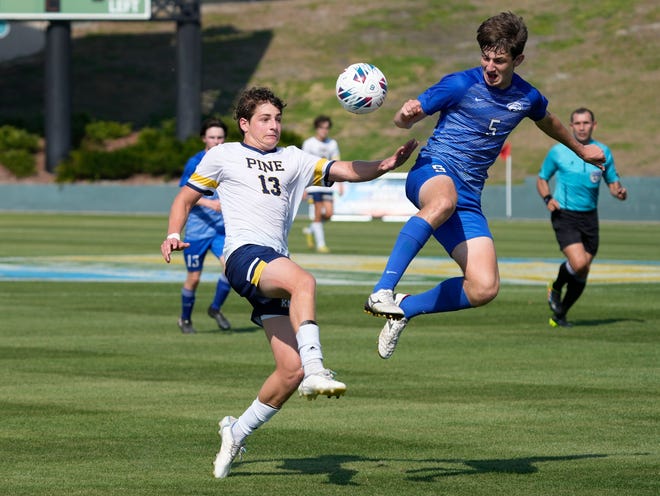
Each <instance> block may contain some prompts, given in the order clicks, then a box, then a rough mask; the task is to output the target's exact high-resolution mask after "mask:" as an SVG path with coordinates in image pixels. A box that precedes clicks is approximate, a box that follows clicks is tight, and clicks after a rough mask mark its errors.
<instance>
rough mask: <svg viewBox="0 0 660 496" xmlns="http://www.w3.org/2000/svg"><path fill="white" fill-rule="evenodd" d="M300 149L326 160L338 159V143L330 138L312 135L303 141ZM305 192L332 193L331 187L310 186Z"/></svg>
mask: <svg viewBox="0 0 660 496" xmlns="http://www.w3.org/2000/svg"><path fill="white" fill-rule="evenodd" d="M302 149H303V151H305V152H307V153H311V154H312V155H316V156H317V157H323V158H327V159H328V160H339V145H338V144H337V141H336V140H334V139H332V138H328V139H327V140H325V141H321V140H319V139H318V138H317V137H316V136H312V137H311V138H307V139H306V140H305V141H304V142H303V145H302ZM307 192H308V193H332V188H328V187H322V186H312V187H310V188H307Z"/></svg>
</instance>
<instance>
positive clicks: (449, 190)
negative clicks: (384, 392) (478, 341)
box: [365, 12, 605, 358]
mask: <svg viewBox="0 0 660 496" xmlns="http://www.w3.org/2000/svg"><path fill="white" fill-rule="evenodd" d="M477 41H478V43H479V47H480V49H481V66H480V67H475V68H473V69H469V70H466V71H463V72H457V73H454V74H450V75H448V76H446V77H444V78H443V79H442V80H441V81H439V82H438V83H436V84H435V85H433V86H431V87H430V88H428V89H427V90H426V91H424V92H423V93H422V94H421V95H420V96H419V97H418V98H417V99H414V100H408V101H407V102H405V103H404V104H403V106H402V107H401V109H400V110H399V111H398V112H397V113H396V115H395V117H394V123H395V125H396V126H398V127H400V128H405V129H409V128H410V127H411V126H412V125H413V124H415V123H417V122H419V121H421V120H422V119H424V118H425V117H427V116H429V115H431V114H435V113H436V112H439V114H440V117H439V119H438V121H437V124H436V126H435V129H434V130H433V134H432V135H431V137H430V138H429V139H428V141H427V143H426V145H425V146H424V147H422V149H421V150H420V152H419V155H418V157H417V160H416V162H415V165H414V166H413V167H412V169H411V170H410V172H409V173H408V178H407V180H406V195H407V196H408V199H410V201H411V202H413V204H415V206H416V207H417V208H419V211H418V212H417V214H416V215H415V216H413V217H411V218H410V219H409V220H408V221H407V222H406V224H405V225H404V226H403V228H402V229H401V231H400V233H399V236H398V238H397V240H396V242H395V244H394V247H393V249H392V252H391V254H390V257H389V259H388V262H387V265H386V267H385V270H384V271H383V274H382V276H381V278H380V280H379V281H378V282H377V284H376V285H375V287H374V290H373V291H374V292H373V294H371V295H370V296H369V298H368V299H367V302H366V303H365V311H367V312H369V313H372V314H374V315H377V316H384V317H387V319H388V320H387V322H386V324H385V326H384V327H383V330H382V331H381V333H380V335H379V339H378V352H379V354H380V356H381V357H382V358H389V357H390V356H391V355H392V353H393V352H394V349H395V347H396V344H397V342H398V339H399V336H400V334H401V332H402V331H403V330H404V328H405V327H406V325H407V323H408V321H409V320H410V319H411V318H412V317H414V316H416V315H420V314H426V313H436V312H450V311H454V310H461V309H465V308H471V307H478V306H481V305H485V304H486V303H488V302H489V301H491V300H492V299H493V298H495V296H496V295H497V293H498V291H499V283H500V280H499V271H498V266H497V258H496V255H495V246H494V244H493V239H492V235H491V233H490V230H489V228H488V223H487V221H486V218H485V216H484V214H483V213H482V211H481V191H482V189H483V186H484V182H485V181H486V178H487V177H488V172H487V171H488V168H489V167H490V166H491V165H492V164H493V162H494V161H495V160H496V159H497V157H498V155H499V153H500V150H501V149H502V145H503V144H504V141H505V140H506V138H507V137H508V136H509V134H510V133H511V132H512V131H513V129H514V128H515V127H516V126H517V125H518V124H519V123H520V121H522V120H523V119H524V118H525V117H529V118H530V119H532V120H533V121H534V122H535V123H536V125H537V126H538V128H539V129H541V131H543V132H544V133H545V134H547V135H548V136H550V137H551V138H554V139H556V140H557V141H559V142H561V143H563V144H565V145H566V146H567V147H568V148H570V149H571V150H573V151H574V152H575V153H576V154H577V155H578V156H579V157H581V158H582V159H583V160H584V161H585V162H589V163H593V164H597V165H600V164H602V163H603V162H604V160H605V157H604V154H603V152H602V150H601V149H600V148H599V147H598V146H596V145H593V144H589V145H583V144H582V143H579V142H577V141H576V140H575V138H574V137H573V136H572V135H571V133H570V132H569V131H568V129H566V128H565V127H564V126H563V125H562V123H561V121H560V120H559V119H558V118H557V117H555V116H554V115H552V114H551V113H550V112H548V110H547V105H548V102H547V100H546V98H545V97H544V96H543V95H542V94H541V93H540V92H539V91H538V90H537V89H536V88H534V87H533V86H531V85H530V84H529V83H527V82H526V81H524V80H523V79H522V78H521V77H520V76H518V75H517V74H515V73H514V71H515V68H516V67H517V66H519V65H520V64H521V63H522V62H523V60H524V57H525V56H524V55H523V50H524V48H525V43H526V41H527V27H526V26H525V24H524V22H523V20H522V18H521V17H519V16H517V15H515V14H513V13H511V12H502V13H500V14H498V15H496V16H493V17H491V18H489V19H487V20H486V21H484V22H483V23H482V24H481V25H480V26H479V28H478V30H477ZM595 169H596V168H595V167H594V170H595ZM431 236H434V237H435V238H436V239H437V240H438V241H439V242H440V244H442V246H443V247H444V248H445V250H446V251H447V253H449V255H450V256H451V257H452V258H453V259H454V260H455V261H456V263H457V264H458V265H459V267H460V269H461V271H462V272H463V275H462V276H461V277H454V278H450V279H447V280H445V281H443V282H441V283H440V284H439V285H438V286H436V287H435V288H433V289H430V290H429V291H426V292H424V293H421V294H417V295H405V294H395V293H394V288H395V287H396V285H397V284H398V282H399V281H400V279H401V277H402V276H403V274H404V272H405V270H406V268H407V267H408V265H409V264H410V263H411V261H412V260H413V259H414V258H415V256H416V255H417V253H418V252H419V250H420V249H421V248H422V247H423V246H424V244H425V243H426V242H427V241H428V240H429V238H430V237H431Z"/></svg>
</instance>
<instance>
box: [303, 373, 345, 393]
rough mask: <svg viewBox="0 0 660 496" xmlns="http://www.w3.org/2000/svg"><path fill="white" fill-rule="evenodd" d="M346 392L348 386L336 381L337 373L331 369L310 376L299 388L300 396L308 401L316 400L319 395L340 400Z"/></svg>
mask: <svg viewBox="0 0 660 496" xmlns="http://www.w3.org/2000/svg"><path fill="white" fill-rule="evenodd" d="M345 392H346V384H344V383H343V382H339V381H335V373H334V372H333V371H332V370H330V369H324V370H323V371H322V372H319V373H317V374H311V375H308V376H307V377H305V379H303V381H302V382H301V383H300V386H298V394H300V396H304V397H305V398H307V399H308V400H315V399H316V397H317V396H318V395H322V396H327V397H328V398H330V397H331V396H336V397H337V398H339V397H340V396H341V395H342V394H344V393H345Z"/></svg>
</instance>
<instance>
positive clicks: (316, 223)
mask: <svg viewBox="0 0 660 496" xmlns="http://www.w3.org/2000/svg"><path fill="white" fill-rule="evenodd" d="M331 128H332V120H331V119H330V117H328V116H327V115H319V116H318V117H317V118H316V119H314V136H311V137H309V138H307V139H306V140H305V141H303V145H302V149H303V151H304V152H307V153H311V154H312V155H316V156H317V157H323V158H327V159H329V160H339V158H340V155H339V145H338V144H337V140H334V139H332V138H330V136H329V133H330V129H331ZM305 193H306V194H307V198H308V200H309V203H310V207H311V208H310V210H311V213H310V215H311V218H312V223H311V224H310V225H309V227H305V228H304V229H303V233H304V234H305V237H306V238H307V247H308V248H316V251H317V252H319V253H329V252H330V250H329V249H328V247H327V245H326V243H325V230H324V229H323V223H324V222H328V221H329V220H330V219H331V218H332V214H333V212H334V202H333V200H334V199H333V194H334V193H333V189H332V188H328V187H326V186H310V187H309V188H307V190H306V191H305Z"/></svg>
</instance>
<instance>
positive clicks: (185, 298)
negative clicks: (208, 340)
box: [181, 288, 195, 320]
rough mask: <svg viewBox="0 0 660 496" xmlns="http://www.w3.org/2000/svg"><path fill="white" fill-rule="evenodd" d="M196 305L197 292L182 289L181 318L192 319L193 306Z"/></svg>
mask: <svg viewBox="0 0 660 496" xmlns="http://www.w3.org/2000/svg"><path fill="white" fill-rule="evenodd" d="M194 306H195V292H194V291H190V290H189V289H186V288H182V289H181V319H182V320H191V315H192V311H193V307H194Z"/></svg>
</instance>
